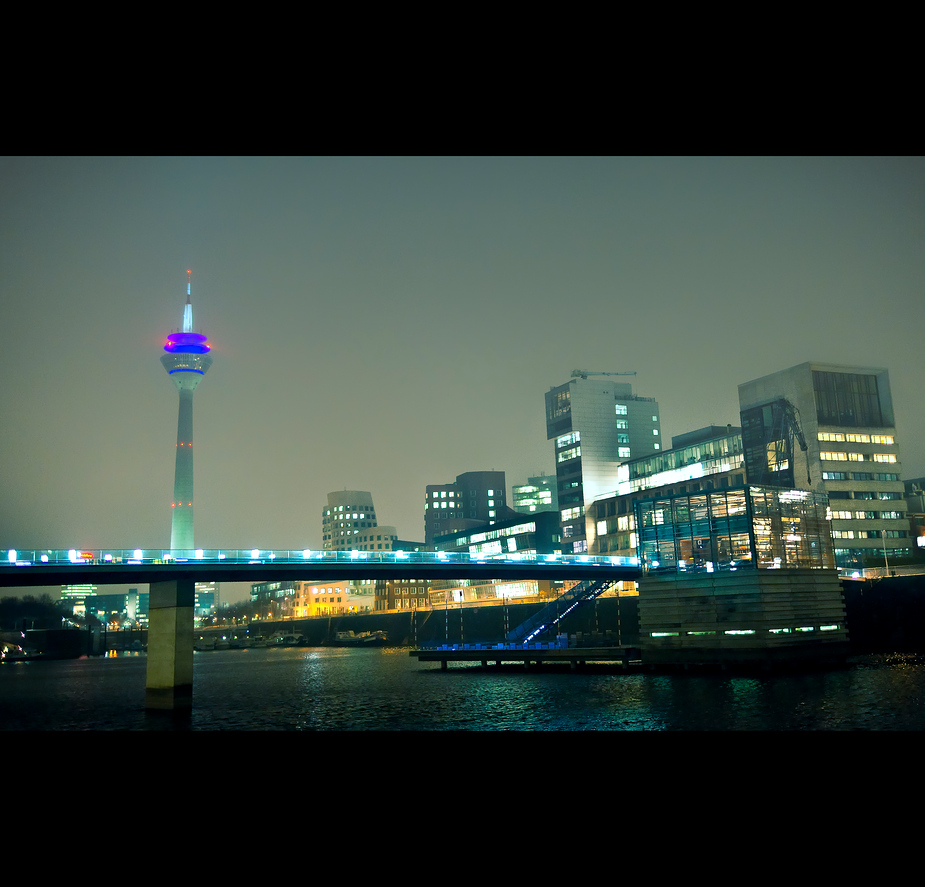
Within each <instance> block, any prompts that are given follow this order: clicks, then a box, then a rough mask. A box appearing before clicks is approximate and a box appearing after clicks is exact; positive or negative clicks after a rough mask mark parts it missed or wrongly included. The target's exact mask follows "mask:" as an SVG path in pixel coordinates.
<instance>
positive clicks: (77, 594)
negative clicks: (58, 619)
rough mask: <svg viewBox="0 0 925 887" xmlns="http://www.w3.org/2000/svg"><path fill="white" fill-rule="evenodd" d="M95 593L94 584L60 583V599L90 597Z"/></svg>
mask: <svg viewBox="0 0 925 887" xmlns="http://www.w3.org/2000/svg"><path fill="white" fill-rule="evenodd" d="M95 594H96V586H95V585H62V586H61V599H62V600H70V599H71V598H73V599H75V600H76V599H83V598H86V597H92V596H93V595H95Z"/></svg>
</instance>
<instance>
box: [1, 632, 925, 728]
mask: <svg viewBox="0 0 925 887" xmlns="http://www.w3.org/2000/svg"><path fill="white" fill-rule="evenodd" d="M408 654H409V651H408V648H381V649H372V650H363V649H339V648H321V647H319V648H276V649H273V648H271V649H255V650H219V651H212V652H202V653H196V654H195V660H194V679H193V680H194V683H193V697H194V706H193V711H192V713H191V714H190V715H188V716H186V717H179V718H178V717H175V716H172V715H169V714H164V713H159V712H146V711H145V709H144V693H145V668H146V663H147V660H146V657H145V656H144V654H138V653H134V654H132V653H126V654H118V655H110V656H107V657H96V658H89V659H71V660H58V661H37V662H19V663H11V662H7V663H4V664H3V665H2V666H0V729H3V730H7V731H17V730H20V731H21V730H32V731H34V730H56V731H62V730H67V731H100V730H103V731H109V730H180V731H189V730H193V731H196V730H217V731H228V730H312V731H318V730H340V731H347V730H379V731H397V730H419V731H439V730H504V731H553V730H554V731H562V730H598V731H604V730H609V731H613V730H634V731H636V730H658V731H679V730H681V731H685V730H686V731H696V730H713V731H748V730H762V731H770V730H774V731H782V730H783V731H794V730H923V729H925V657H922V656H909V655H907V656H903V655H880V656H865V657H854V658H853V659H851V660H850V661H849V664H848V665H847V666H845V667H843V668H838V669H834V670H828V671H816V672H809V673H800V674H782V675H765V676H760V677H759V676H753V675H736V674H728V673H714V674H697V673H683V674H677V673H676V674H652V673H648V672H642V673H639V672H629V673H624V672H622V671H620V670H619V669H618V668H614V667H610V666H599V667H593V666H591V667H589V668H588V670H587V671H577V672H573V671H569V670H567V669H560V668H556V667H551V666H546V667H543V668H533V669H531V670H529V671H525V670H524V669H523V668H522V667H517V666H514V665H511V666H506V667H505V668H504V669H502V670H501V671H494V670H483V669H482V668H481V667H480V666H478V665H475V664H473V665H469V666H467V665H463V664H459V665H456V666H452V665H451V667H450V668H449V669H448V670H447V671H442V670H441V669H440V666H439V664H437V663H419V662H418V661H417V660H416V659H414V658H412V657H410V656H409V655H408Z"/></svg>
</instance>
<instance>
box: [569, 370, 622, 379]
mask: <svg viewBox="0 0 925 887" xmlns="http://www.w3.org/2000/svg"><path fill="white" fill-rule="evenodd" d="M635 375H636V374H635V373H598V372H595V371H594V370H572V378H573V379H579V378H580V379H587V378H588V376H635Z"/></svg>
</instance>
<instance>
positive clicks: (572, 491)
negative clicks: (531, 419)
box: [546, 370, 662, 554]
mask: <svg viewBox="0 0 925 887" xmlns="http://www.w3.org/2000/svg"><path fill="white" fill-rule="evenodd" d="M621 375H635V373H630V374H627V373H589V372H585V371H581V370H575V372H574V373H572V378H571V379H570V380H569V381H568V382H566V383H565V384H564V385H558V386H554V387H552V388H550V389H549V391H547V392H546V438H547V440H554V441H555V459H556V491H557V496H558V500H559V516H560V524H561V536H562V552H563V553H565V554H579V553H581V552H586V551H588V538H589V533H588V519H589V518H588V515H587V508H588V506H589V505H590V504H591V503H592V502H593V501H594V500H595V499H597V498H599V497H600V496H601V495H602V494H603V493H606V492H608V491H610V490H613V488H614V487H615V485H616V484H615V479H616V470H617V467H618V466H619V465H621V464H622V463H623V462H626V461H628V460H629V459H638V458H639V457H641V456H648V455H651V454H652V453H656V452H658V451H660V450H661V448H662V445H661V440H662V439H661V433H662V431H661V422H660V420H659V412H658V403H657V402H656V400H655V398H654V397H640V396H638V395H636V394H634V393H633V388H632V385H630V384H629V383H628V382H614V381H612V380H609V379H604V378H598V377H603V376H621Z"/></svg>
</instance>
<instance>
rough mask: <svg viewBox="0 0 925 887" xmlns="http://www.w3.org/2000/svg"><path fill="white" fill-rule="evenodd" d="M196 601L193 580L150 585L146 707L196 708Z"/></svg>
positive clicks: (176, 580) (174, 709)
mask: <svg viewBox="0 0 925 887" xmlns="http://www.w3.org/2000/svg"><path fill="white" fill-rule="evenodd" d="M195 600H196V583H195V581H194V580H192V579H175V580H171V581H168V582H152V583H151V585H150V594H149V597H148V670H147V677H146V683H145V708H150V709H160V710H173V711H178V710H179V711H183V710H186V711H189V710H191V709H192V707H193V606H194V604H195Z"/></svg>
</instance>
